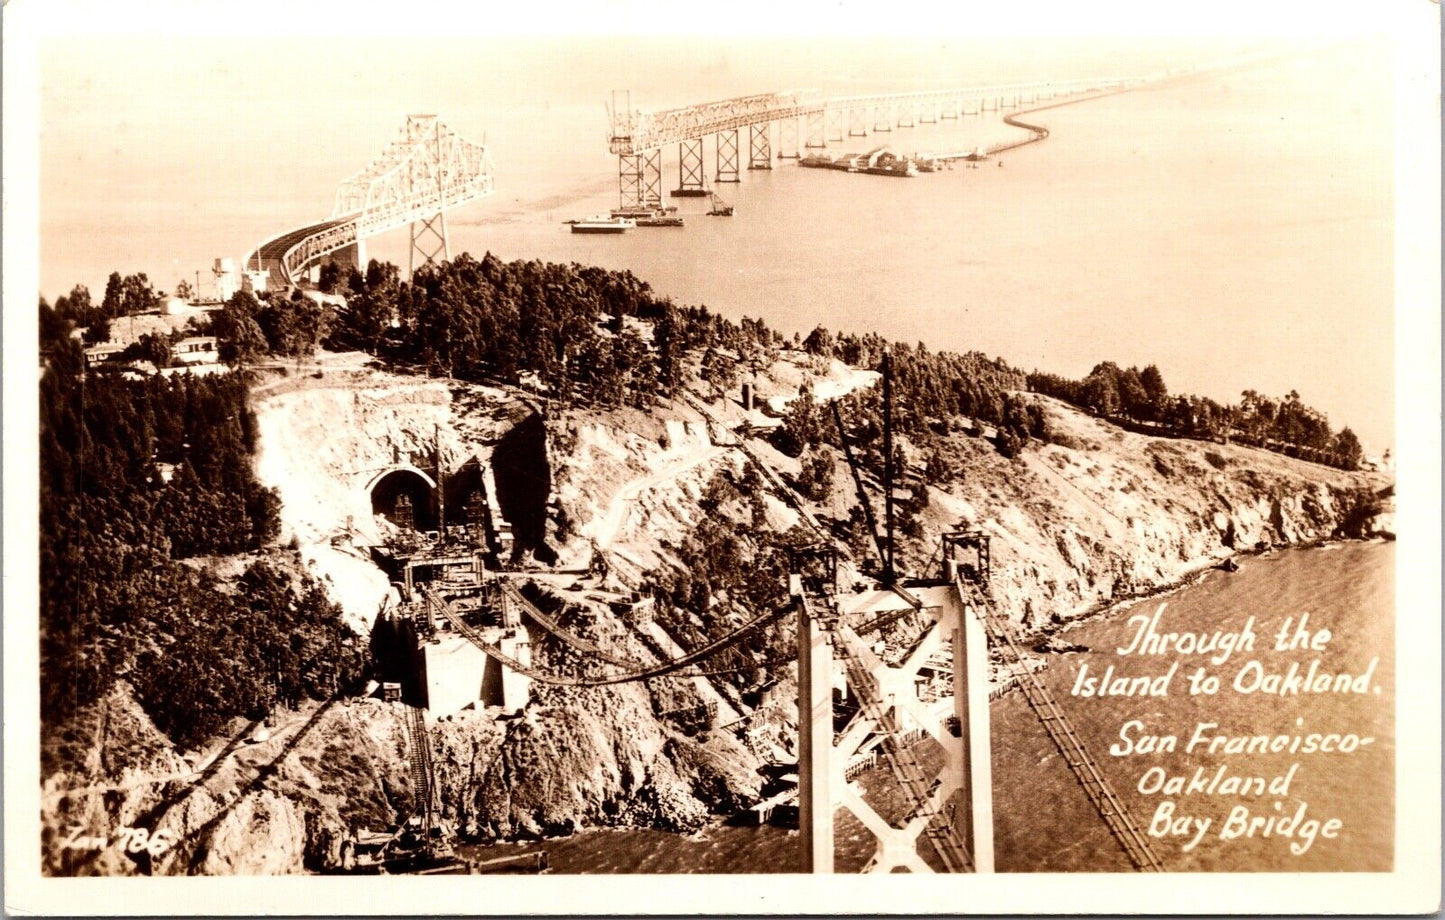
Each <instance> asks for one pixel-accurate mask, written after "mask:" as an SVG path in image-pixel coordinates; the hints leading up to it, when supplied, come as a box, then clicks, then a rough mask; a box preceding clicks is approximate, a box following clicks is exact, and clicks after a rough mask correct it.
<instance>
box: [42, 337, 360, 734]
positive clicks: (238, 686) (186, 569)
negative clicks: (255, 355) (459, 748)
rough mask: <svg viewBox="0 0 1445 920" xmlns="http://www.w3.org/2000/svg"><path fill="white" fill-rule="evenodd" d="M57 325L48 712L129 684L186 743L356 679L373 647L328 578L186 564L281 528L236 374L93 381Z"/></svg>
mask: <svg viewBox="0 0 1445 920" xmlns="http://www.w3.org/2000/svg"><path fill="white" fill-rule="evenodd" d="M44 312H45V310H44V309H42V314H44ZM50 319H51V320H52V321H51V322H48V323H43V324H42V330H46V329H47V328H48V329H49V334H50V335H51V336H52V337H51V338H49V339H47V340H44V341H42V343H41V345H42V352H43V354H44V356H45V357H44V365H45V366H44V371H43V375H42V377H41V382H40V463H39V470H40V522H39V523H40V643H41V649H40V652H41V657H40V665H41V716H42V720H43V722H44V723H45V724H47V725H56V724H59V723H61V722H63V721H64V720H65V719H66V718H67V717H68V716H69V715H71V714H72V713H73V712H75V710H76V709H77V708H78V707H80V706H84V705H86V704H88V703H91V702H93V701H95V700H96V699H98V698H100V697H101V696H103V695H104V694H105V693H106V692H108V690H109V689H110V688H111V686H113V684H114V682H115V681H116V680H117V679H120V678H126V679H128V680H129V681H130V682H131V684H132V685H133V686H134V687H135V689H136V692H137V696H138V698H139V700H140V702H141V704H142V706H143V707H144V708H145V709H146V711H147V712H148V713H149V714H150V715H151V717H152V718H153V719H155V721H156V723H157V725H159V726H160V727H161V728H162V729H163V730H164V731H166V732H167V733H169V734H170V736H171V737H172V738H173V739H175V740H176V741H177V742H179V743H181V744H192V743H196V742H198V741H200V740H202V739H204V738H206V737H208V736H209V735H211V734H212V733H214V732H215V731H216V730H217V729H218V728H220V727H221V726H223V725H224V724H225V723H226V721H227V720H229V719H230V718H232V717H234V716H238V715H245V716H250V717H259V716H261V715H264V714H266V713H267V712H268V711H269V710H270V708H271V707H272V706H273V705H276V704H279V703H288V704H293V705H294V704H295V703H296V702H298V701H299V700H301V699H302V698H303V697H308V696H310V697H321V696H326V695H329V694H331V693H333V692H335V691H336V690H337V689H338V688H340V687H342V686H346V685H349V684H350V683H351V682H353V681H354V680H355V679H356V678H357V677H358V676H359V675H360V674H361V669H362V668H363V666H364V664H365V648H364V644H363V643H361V642H360V640H359V639H357V638H356V637H354V636H353V635H352V634H351V632H350V630H349V628H348V627H347V626H346V625H345V624H344V623H343V621H342V619H341V617H340V614H339V611H338V610H337V608H335V607H334V606H333V605H332V604H330V603H329V602H328V601H327V600H326V597H325V595H324V593H323V592H322V590H321V588H320V586H319V585H317V584H315V583H314V582H312V581H310V580H309V579H308V578H306V577H304V576H293V575H292V574H290V573H288V572H287V571H285V570H284V569H283V568H281V567H279V566H278V565H277V564H275V563H274V562H271V561H267V559H265V558H259V559H257V560H256V561H254V562H253V563H252V564H250V565H249V566H248V568H247V569H246V571H245V573H244V574H243V575H242V576H241V578H240V581H239V583H238V584H235V585H223V584H219V583H217V581H216V580H215V579H214V578H213V577H211V576H210V575H208V574H206V572H205V570H204V569H202V568H197V567H194V566H190V565H187V564H185V563H183V562H182V561H181V560H183V559H185V558H188V557H195V556H208V555H216V554H234V553H240V552H246V551H252V550H259V549H261V548H263V547H265V546H266V545H267V544H270V543H272V542H274V540H275V538H276V535H277V532H278V529H279V517H278V514H279V510H280V503H279V499H278V497H277V495H276V493H275V492H274V491H272V490H271V489H268V488H265V487H263V486H262V485H261V484H260V483H258V482H257V481H256V479H255V477H254V476H253V474H252V468H251V454H252V450H253V448H254V446H255V420H254V418H253V417H252V415H251V413H250V410H249V409H248V408H247V404H246V384H245V381H244V380H243V378H242V376H241V375H240V374H236V373H232V374H224V375H214V376H205V377H192V376H189V375H181V376H178V377H174V378H165V377H149V378H146V379H144V380H127V379H124V378H122V377H120V376H119V375H111V374H86V373H85V372H84V367H83V356H82V354H81V346H80V343H79V342H77V341H75V340H74V339H72V338H71V337H70V335H69V332H68V328H69V327H68V323H67V322H66V321H64V320H61V319H59V318H58V317H54V316H52V317H50ZM57 333H58V334H57Z"/></svg>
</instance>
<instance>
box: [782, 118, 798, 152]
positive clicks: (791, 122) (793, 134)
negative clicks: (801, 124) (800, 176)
mask: <svg viewBox="0 0 1445 920" xmlns="http://www.w3.org/2000/svg"><path fill="white" fill-rule="evenodd" d="M798 158H799V153H798V119H796V118H784V119H783V120H782V121H780V122H778V159H780V160H796V159H798Z"/></svg>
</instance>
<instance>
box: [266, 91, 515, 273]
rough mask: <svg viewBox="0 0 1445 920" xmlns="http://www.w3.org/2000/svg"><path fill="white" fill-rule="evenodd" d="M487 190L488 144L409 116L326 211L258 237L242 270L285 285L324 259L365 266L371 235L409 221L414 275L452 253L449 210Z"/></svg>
mask: <svg viewBox="0 0 1445 920" xmlns="http://www.w3.org/2000/svg"><path fill="white" fill-rule="evenodd" d="M492 192H493V175H492V159H491V156H490V155H489V154H488V152H487V148H486V147H485V146H483V145H481V144H475V143H472V142H471V141H468V140H465V139H464V138H462V137H461V136H459V135H458V134H457V133H456V132H454V131H452V130H451V129H450V128H448V127H447V126H446V125H445V124H444V123H443V122H442V121H441V119H440V118H438V117H437V116H436V115H409V116H407V119H406V124H405V125H404V126H402V128H401V131H400V132H399V133H398V135H397V136H396V137H395V138H394V139H393V140H392V142H391V143H390V144H388V145H387V146H386V148H385V149H384V150H382V152H381V154H380V155H379V156H377V157H376V159H374V160H372V161H371V163H369V164H368V165H367V166H366V167H365V168H364V169H362V170H361V171H360V172H358V173H357V174H356V175H354V176H352V177H351V178H350V179H348V180H346V181H345V182H343V183H342V184H341V187H340V188H339V189H338V190H337V192H336V202H335V205H334V206H333V207H332V209H331V216H330V217H328V218H327V219H325V220H321V221H316V222H314V223H309V224H306V225H303V226H301V227H296V228H294V229H291V230H288V231H286V232H285V233H281V234H278V235H277V236H274V237H272V238H271V239H269V240H266V241H265V242H263V243H261V244H260V245H259V246H257V247H256V248H255V250H253V251H252V252H251V254H250V255H249V256H247V257H246V269H247V270H248V271H254V272H261V273H264V274H265V275H266V277H267V280H268V283H269V284H273V285H290V284H296V283H298V282H299V281H300V280H301V279H302V278H303V277H305V276H306V274H307V273H308V272H309V271H311V270H313V269H316V268H318V267H319V266H320V265H322V264H323V263H324V262H326V261H336V262H340V263H342V264H345V265H349V266H356V267H360V266H364V265H365V263H366V257H365V242H366V240H367V239H368V238H370V237H373V236H377V235H378V234H382V233H386V232H388V231H390V230H396V229H399V228H401V227H405V226H407V225H410V226H411V244H410V247H409V250H408V257H407V270H408V273H411V272H413V271H415V270H416V269H417V268H418V267H420V266H421V265H425V264H428V263H433V262H439V261H446V260H447V259H449V258H451V237H450V235H449V233H448V231H447V222H446V214H447V211H448V210H451V209H453V208H457V207H460V206H462V205H464V204H468V203H469V202H473V201H476V200H478V199H481V198H485V197H487V196H489V195H491V194H492Z"/></svg>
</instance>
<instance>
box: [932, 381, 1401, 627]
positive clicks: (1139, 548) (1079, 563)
mask: <svg viewBox="0 0 1445 920" xmlns="http://www.w3.org/2000/svg"><path fill="white" fill-rule="evenodd" d="M1032 398H1035V399H1038V400H1039V401H1040V402H1041V403H1043V404H1044V406H1045V409H1046V411H1047V413H1048V419H1049V425H1050V428H1051V430H1053V431H1055V432H1059V433H1061V434H1062V435H1063V437H1062V439H1061V440H1063V441H1065V442H1066V443H1068V444H1070V445H1071V446H1061V445H1060V444H1049V445H1044V446H1040V447H1037V448H1035V449H1030V450H1029V451H1026V452H1025V453H1024V454H1023V455H1022V457H1020V458H1019V459H1017V460H1014V461H1008V460H1005V459H1003V458H1002V457H1000V456H999V455H998V454H997V453H996V452H994V451H993V450H992V449H991V448H990V447H989V446H987V445H986V444H980V443H978V442H977V441H972V440H970V439H962V440H960V442H959V449H960V453H961V456H960V457H959V458H958V459H959V460H961V461H962V462H963V466H964V468H965V470H966V472H965V474H964V477H963V480H962V481H961V482H959V483H955V484H954V485H953V486H952V487H951V489H950V491H949V492H946V493H945V492H940V491H939V490H933V489H931V490H930V493H931V494H932V495H934V496H935V500H934V501H933V502H932V505H931V507H930V508H929V509H928V511H927V512H926V513H925V514H924V515H923V521H922V523H923V529H924V537H923V539H922V540H921V541H920V542H919V544H917V546H918V548H919V552H918V553H917V558H918V561H917V563H916V564H917V565H922V564H923V559H924V558H925V557H926V556H927V555H928V553H929V552H931V551H932V550H933V549H934V547H936V546H937V543H936V540H937V536H936V535H937V534H939V533H941V532H942V531H945V530H948V529H953V528H979V529H982V530H984V531H985V532H986V533H988V534H989V535H990V536H991V537H992V549H993V585H992V587H993V596H994V599H995V602H996V603H998V604H999V606H1000V607H1001V609H1003V610H1004V611H1005V612H1006V613H1007V614H1008V616H1009V618H1010V619H1012V620H1014V621H1015V622H1017V623H1019V624H1021V625H1022V626H1024V627H1025V628H1042V627H1045V626H1047V625H1049V624H1050V623H1058V622H1061V621H1065V620H1068V619H1072V618H1075V617H1078V616H1081V615H1084V614H1087V613H1089V612H1091V611H1093V610H1097V609H1098V608H1099V607H1101V606H1104V605H1107V604H1110V603H1113V602H1116V601H1119V600H1123V599H1126V598H1128V597H1130V596H1133V595H1136V594H1140V593H1145V592H1148V591H1152V590H1155V589H1158V588H1161V587H1164V586H1168V585H1172V584H1175V583H1178V582H1179V581H1181V580H1183V579H1184V578H1186V577H1188V576H1189V575H1191V574H1193V573H1195V572H1198V571H1200V570H1202V569H1204V568H1207V567H1209V566H1211V565H1213V564H1215V563H1217V562H1219V561H1220V560H1222V559H1224V558H1226V557H1228V556H1229V555H1230V554H1232V553H1234V552H1240V551H1254V550H1260V549H1268V548H1271V547H1276V546H1287V545H1292V544H1299V543H1310V542H1316V541H1319V540H1325V539H1330V538H1332V537H1354V536H1366V535H1369V532H1370V530H1371V528H1373V527H1376V526H1378V524H1377V522H1378V521H1379V520H1381V519H1382V517H1383V516H1382V515H1379V514H1377V513H1375V512H1374V511H1372V510H1371V509H1372V508H1373V507H1374V505H1373V493H1374V492H1375V491H1378V490H1379V488H1380V487H1381V486H1382V485H1383V479H1382V478H1381V477H1379V476H1378V475H1372V474H1361V473H1344V472H1341V471H1338V470H1333V469H1329V468H1327V467H1323V466H1318V465H1315V464H1311V463H1305V462H1302V461H1297V460H1291V459H1289V458H1286V457H1281V456H1279V455H1277V454H1272V453H1268V452H1266V451H1262V450H1255V449H1251V448H1246V447H1238V446H1233V445H1220V444H1210V443H1204V442H1198V441H1186V440H1165V439H1159V438H1152V437H1147V436H1144V435H1137V434H1132V433H1129V432H1125V431H1121V430H1119V429H1117V428H1115V427H1113V426H1111V425H1108V424H1106V423H1103V422H1100V421H1098V420H1096V419H1092V418H1089V417H1087V416H1085V415H1082V414H1080V413H1078V412H1076V411H1074V410H1072V409H1070V408H1067V407H1064V406H1063V405H1062V404H1059V403H1057V402H1055V401H1053V400H1049V399H1046V398H1042V397H1037V396H1035V397H1032Z"/></svg>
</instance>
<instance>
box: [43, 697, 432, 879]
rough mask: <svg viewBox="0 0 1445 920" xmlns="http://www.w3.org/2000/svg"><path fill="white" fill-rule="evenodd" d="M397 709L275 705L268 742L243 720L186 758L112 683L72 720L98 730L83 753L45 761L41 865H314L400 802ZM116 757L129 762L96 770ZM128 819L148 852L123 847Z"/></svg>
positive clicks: (97, 871)
mask: <svg viewBox="0 0 1445 920" xmlns="http://www.w3.org/2000/svg"><path fill="white" fill-rule="evenodd" d="M394 708H395V707H394V706H391V705H387V704H382V703H379V702H376V701H372V700H365V701H354V702H351V703H349V704H332V705H329V706H320V707H316V706H313V707H311V708H308V709H305V710H303V711H301V712H295V713H291V712H285V711H282V712H279V713H277V714H276V722H277V724H276V725H275V726H274V727H272V728H271V729H270V732H271V737H270V739H269V740H267V741H265V742H261V743H251V741H250V740H249V739H253V738H255V737H256V734H255V729H256V726H251V725H243V726H238V728H239V729H240V731H239V732H238V734H237V735H236V736H235V737H234V738H221V739H217V740H216V742H214V743H213V745H211V746H210V747H209V748H208V749H207V750H204V751H201V752H197V753H196V754H190V755H187V756H185V757H182V756H180V755H179V754H178V753H177V752H176V751H175V750H174V748H173V747H172V745H171V744H170V743H169V741H168V740H167V739H166V738H165V737H164V736H162V735H161V734H160V733H159V732H158V731H156V729H155V727H154V726H153V725H152V724H151V723H150V721H149V719H147V718H146V717H145V715H144V713H143V712H141V711H140V707H139V706H138V705H137V704H136V703H135V701H134V699H133V698H132V696H131V691H130V689H129V687H128V686H127V685H126V684H124V683H122V684H120V685H118V686H117V688H116V690H115V691H114V692H113V693H112V694H111V695H110V697H108V698H107V699H106V700H105V701H103V703H102V704H99V705H97V706H96V707H93V708H92V711H90V712H88V713H84V714H82V716H80V717H79V718H77V719H76V722H75V725H74V728H76V729H79V728H82V727H91V728H98V727H99V726H101V725H102V724H103V725H104V728H103V729H100V730H98V731H97V734H96V735H95V736H94V737H95V749H94V750H95V756H94V757H93V758H92V759H91V761H90V762H89V763H84V762H80V763H77V762H73V761H71V762H66V761H65V760H64V758H63V756H57V758H56V762H53V763H52V766H53V767H55V769H54V770H53V771H52V772H50V773H49V775H48V776H47V777H46V780H45V784H44V788H45V796H44V798H43V799H42V816H41V817H42V826H43V827H44V828H45V829H46V831H45V835H44V839H43V840H42V865H43V867H44V869H45V871H47V872H49V873H52V874H67V875H69V874H75V875H137V874H154V875H172V874H176V875H183V874H224V875H271V874H283V873H298V872H303V871H307V870H313V871H314V870H317V869H320V868H322V867H323V866H324V865H326V864H327V861H328V860H329V859H331V858H332V857H334V855H335V854H334V852H332V851H333V850H334V848H335V845H336V843H338V842H339V840H340V838H341V836H342V835H344V834H345V833H346V832H347V831H348V830H349V829H350V828H351V827H352V825H360V826H370V827H375V828H384V827H387V826H388V825H390V824H391V822H392V821H394V820H395V818H396V816H397V812H398V808H397V807H396V806H397V805H398V804H400V805H403V806H404V805H405V804H406V803H407V802H409V799H410V790H409V788H408V787H407V782H406V778H405V776H404V775H403V774H402V772H401V768H402V763H403V762H402V759H401V756H400V754H399V753H398V750H400V749H401V746H402V745H404V739H403V737H402V734H401V732H402V728H401V721H400V718H399V714H398V713H397V712H395V711H393V710H394ZM60 753H61V755H63V753H64V752H60ZM117 755H122V756H126V757H131V758H134V761H133V763H134V764H139V766H136V765H127V766H123V767H121V766H115V765H112V766H106V765H105V764H106V762H107V761H110V762H111V763H112V764H114V761H115V760H116V757H117ZM61 790H69V794H68V795H64V796H62V795H61V794H60V793H61ZM126 828H136V829H144V831H145V838H144V840H145V842H149V843H150V844H151V845H150V847H149V848H147V847H145V846H144V845H133V844H135V843H136V840H135V838H134V836H132V835H128V834H127V833H126V831H125V829H126ZM157 839H159V840H160V841H161V842H159V843H157V842H155V841H156V840H157Z"/></svg>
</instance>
